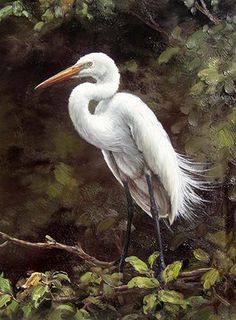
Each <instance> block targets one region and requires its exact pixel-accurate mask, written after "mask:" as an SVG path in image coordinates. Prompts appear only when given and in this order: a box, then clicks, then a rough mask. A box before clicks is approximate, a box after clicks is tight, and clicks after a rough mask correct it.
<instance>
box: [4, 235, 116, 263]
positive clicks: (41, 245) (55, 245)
mask: <svg viewBox="0 0 236 320" xmlns="http://www.w3.org/2000/svg"><path fill="white" fill-rule="evenodd" d="M0 237H1V238H2V239H3V240H5V242H4V243H3V244H1V247H4V246H6V245H7V244H9V243H14V244H16V245H18V246H21V247H27V248H36V249H47V250H50V249H59V250H63V251H67V252H70V253H72V254H73V255H75V256H77V257H79V258H81V259H83V260H85V261H86V262H88V263H89V264H91V265H93V266H103V267H112V266H114V264H115V261H111V262H106V261H101V260H98V259H96V258H95V257H93V256H90V255H89V254H87V253H86V252H85V251H84V250H83V249H82V248H81V246H80V245H75V246H69V245H66V244H63V243H59V242H56V241H51V240H50V241H48V242H29V241H25V240H21V239H17V238H14V237H11V236H9V235H8V234H6V233H3V232H0ZM52 240H53V239H52Z"/></svg>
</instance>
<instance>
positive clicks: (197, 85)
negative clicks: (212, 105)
mask: <svg viewBox="0 0 236 320" xmlns="http://www.w3.org/2000/svg"><path fill="white" fill-rule="evenodd" d="M204 87H205V85H204V83H203V82H202V81H199V82H197V83H195V84H194V85H193V86H192V88H191V89H190V94H191V95H192V96H195V95H198V94H200V93H201V92H202V91H203V89H204Z"/></svg>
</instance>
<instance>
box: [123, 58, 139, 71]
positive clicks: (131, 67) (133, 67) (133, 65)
mask: <svg viewBox="0 0 236 320" xmlns="http://www.w3.org/2000/svg"><path fill="white" fill-rule="evenodd" d="M124 67H125V69H126V70H128V71H129V72H132V73H135V72H137V70H138V64H137V62H136V61H135V60H130V61H127V62H126V63H125V65H124Z"/></svg>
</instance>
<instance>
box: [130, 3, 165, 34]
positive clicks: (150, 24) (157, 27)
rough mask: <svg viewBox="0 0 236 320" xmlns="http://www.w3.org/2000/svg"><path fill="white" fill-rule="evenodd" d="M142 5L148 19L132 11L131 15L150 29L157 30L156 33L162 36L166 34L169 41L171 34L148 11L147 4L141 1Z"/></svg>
mask: <svg viewBox="0 0 236 320" xmlns="http://www.w3.org/2000/svg"><path fill="white" fill-rule="evenodd" d="M140 4H141V6H142V8H143V11H145V12H144V15H145V16H146V17H147V19H145V18H144V17H142V16H140V15H139V14H137V13H136V12H134V11H131V12H130V13H131V14H132V15H134V16H135V17H137V18H138V19H139V20H140V21H142V22H143V23H145V24H146V25H147V26H148V27H150V28H151V29H153V30H155V31H158V32H159V33H161V34H164V35H165V36H166V37H167V38H168V39H169V37H170V35H169V33H168V32H166V30H165V29H163V28H162V27H161V26H160V25H159V23H158V22H156V21H155V20H154V19H153V17H152V15H151V13H150V12H149V10H148V9H147V6H146V3H145V1H144V0H143V1H140Z"/></svg>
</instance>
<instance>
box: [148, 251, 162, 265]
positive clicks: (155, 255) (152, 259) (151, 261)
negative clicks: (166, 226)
mask: <svg viewBox="0 0 236 320" xmlns="http://www.w3.org/2000/svg"><path fill="white" fill-rule="evenodd" d="M159 255H160V253H159V252H158V251H155V252H153V254H151V255H150V256H149V257H148V263H149V265H150V267H151V268H152V266H153V264H154V262H155V261H156V259H157V258H158V257H159Z"/></svg>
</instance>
